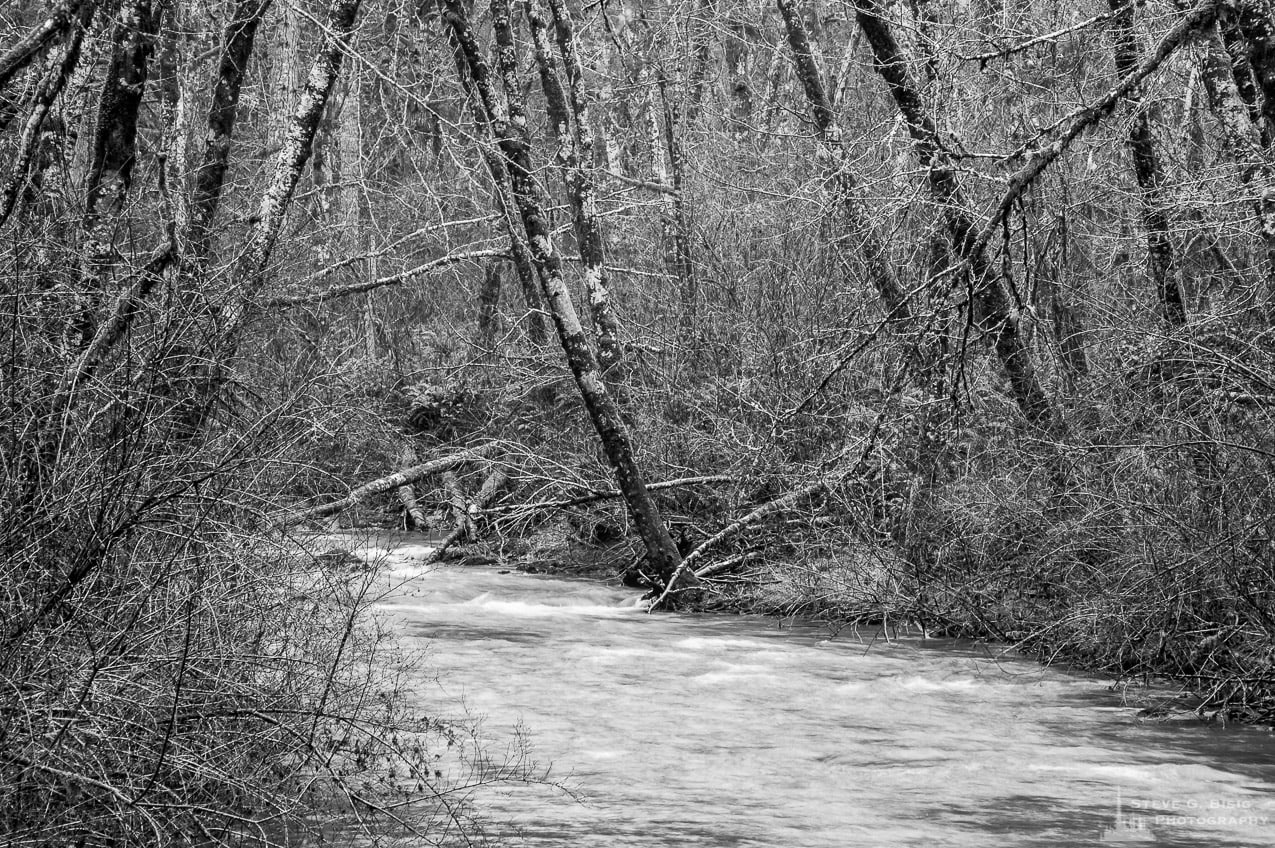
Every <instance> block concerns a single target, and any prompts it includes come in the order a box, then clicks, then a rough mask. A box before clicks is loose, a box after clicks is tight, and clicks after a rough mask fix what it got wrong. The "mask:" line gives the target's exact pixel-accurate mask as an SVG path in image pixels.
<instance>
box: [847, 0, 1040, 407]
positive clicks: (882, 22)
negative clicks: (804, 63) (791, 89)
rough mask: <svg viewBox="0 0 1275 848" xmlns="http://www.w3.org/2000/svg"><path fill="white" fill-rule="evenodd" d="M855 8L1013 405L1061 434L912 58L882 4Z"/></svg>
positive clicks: (864, 0) (868, 0)
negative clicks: (966, 275)
mask: <svg viewBox="0 0 1275 848" xmlns="http://www.w3.org/2000/svg"><path fill="white" fill-rule="evenodd" d="M854 8H855V17H856V19H857V20H858V23H859V27H860V28H861V29H862V30H863V34H864V35H865V36H866V37H867V39H868V43H869V44H870V45H871V47H872V56H873V60H874V63H873V64H874V65H875V67H876V70H877V73H879V74H880V75H881V78H882V79H883V80H884V81H885V83H886V87H887V88H888V89H889V91H890V96H891V97H892V98H893V99H894V102H895V105H896V106H898V109H899V113H900V114H901V115H902V116H903V120H904V122H905V123H906V124H907V128H908V133H909V134H910V135H911V136H912V141H913V146H914V147H915V149H916V152H917V157H918V158H919V159H920V160H921V164H922V165H923V166H924V167H925V169H926V174H927V176H928V179H929V185H930V193H931V195H933V197H934V200H935V201H936V202H937V203H938V204H939V206H940V207H941V209H942V212H943V216H944V220H945V222H946V224H947V230H948V234H949V236H950V237H951V240H952V245H953V247H954V248H955V250H956V253H957V255H958V256H960V257H961V259H962V260H963V261H964V262H966V263H968V265H969V269H970V273H971V275H972V277H973V298H974V306H975V310H976V313H977V315H978V317H979V321H980V324H981V325H982V326H983V328H984V330H985V331H986V332H987V333H988V334H990V335H991V337H992V340H993V345H994V348H995V351H996V357H997V359H999V360H1000V363H1001V366H1002V368H1004V370H1005V374H1006V376H1007V377H1008V378H1009V384H1010V391H1011V394H1012V395H1013V397H1014V401H1015V402H1016V403H1017V404H1018V408H1019V409H1020V410H1021V411H1022V414H1023V417H1024V418H1026V419H1027V420H1028V421H1029V422H1031V423H1032V424H1034V425H1036V426H1038V427H1042V428H1044V429H1046V430H1054V429H1057V428H1059V427H1061V421H1060V420H1059V419H1058V417H1057V415H1056V413H1055V410H1054V407H1053V404H1052V403H1051V402H1050V400H1049V396H1048V395H1047V394H1046V393H1045V389H1044V387H1043V386H1042V385H1041V383H1040V380H1039V379H1038V378H1037V376H1036V368H1035V361H1034V358H1033V356H1032V353H1031V350H1030V349H1029V348H1028V346H1027V343H1026V340H1025V339H1024V338H1023V335H1022V333H1021V332H1020V329H1019V321H1018V309H1017V308H1016V307H1015V305H1014V303H1013V301H1012V300H1011V299H1010V297H1009V294H1008V293H1007V292H1006V291H1005V288H1004V286H1003V284H1002V281H1001V279H1000V277H999V275H998V274H997V272H996V269H995V268H994V267H993V266H992V263H991V262H989V261H988V258H987V254H986V252H985V250H983V248H982V247H981V246H980V245H979V241H978V238H979V233H978V228H977V226H976V225H975V222H974V218H973V216H972V215H971V213H970V211H969V204H968V203H967V201H966V199H965V196H964V194H963V192H962V191H961V186H960V181H959V180H958V178H957V169H956V165H955V163H954V162H953V161H952V158H951V156H950V155H949V154H948V153H947V152H946V150H945V148H944V147H943V145H942V144H941V143H940V141H939V137H938V130H937V128H936V127H935V124H934V121H933V120H932V119H931V118H930V116H929V114H928V113H927V112H926V110H925V106H924V104H923V102H922V100H921V96H920V93H919V91H918V89H917V87H916V85H915V84H914V83H913V81H912V78H911V74H910V72H909V70H908V64H909V63H908V61H907V58H906V57H905V56H904V55H903V53H902V51H901V50H900V49H899V45H898V42H896V41H895V39H894V34H893V33H892V32H891V31H890V26H889V24H888V23H887V20H886V12H885V10H884V9H883V8H882V6H881V4H880V3H879V2H878V0H856V2H855V3H854Z"/></svg>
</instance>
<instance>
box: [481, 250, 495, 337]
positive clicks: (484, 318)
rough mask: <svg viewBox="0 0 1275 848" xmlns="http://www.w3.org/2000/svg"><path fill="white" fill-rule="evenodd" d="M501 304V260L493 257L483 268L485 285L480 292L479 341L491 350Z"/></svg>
mask: <svg viewBox="0 0 1275 848" xmlns="http://www.w3.org/2000/svg"><path fill="white" fill-rule="evenodd" d="M499 306H500V261H499V260H496V259H493V260H491V261H490V262H488V263H487V264H486V266H485V267H484V268H483V285H482V288H481V289H480V290H479V292H478V343H479V344H480V345H482V347H483V350H484V351H486V350H491V348H492V347H493V346H494V344H495V340H496V316H497V314H498V312H497V310H498V308H499Z"/></svg>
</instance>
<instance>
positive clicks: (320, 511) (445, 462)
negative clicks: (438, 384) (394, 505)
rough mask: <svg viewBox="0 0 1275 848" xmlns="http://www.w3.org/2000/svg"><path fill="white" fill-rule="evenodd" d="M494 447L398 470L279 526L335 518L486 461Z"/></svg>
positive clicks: (285, 519) (482, 448)
mask: <svg viewBox="0 0 1275 848" xmlns="http://www.w3.org/2000/svg"><path fill="white" fill-rule="evenodd" d="M496 448H497V446H496V445H495V444H486V445H479V446H478V447H474V448H468V449H466V450H463V451H460V452H458V453H454V454H451V455H449V456H443V457H439V458H438V459H432V460H430V461H429V462H422V463H421V464H420V465H414V466H412V467H411V468H404V469H403V470H402V471H396V472H394V473H393V474H390V475H388V476H385V477H380V478H378V479H376V480H373V481H371V482H370V483H364V484H363V485H362V486H359V487H358V488H357V489H354V490H353V491H351V492H350V493H349V494H348V495H346V496H345V497H343V498H341V499H340V500H337V501H333V502H332V503H327V504H320V505H319V506H314V507H310V508H309V509H305V510H302V511H300V512H296V513H292V514H291V515H288V516H285V517H284V518H283V519H282V520H281V521H280V522H279V523H280V524H281V525H282V526H287V525H290V524H297V523H300V522H302V521H310V520H313V519H315V518H325V517H327V516H329V515H334V514H336V513H338V512H341V511H342V510H345V509H349V508H350V507H352V506H354V505H355V504H357V503H359V502H361V501H364V500H366V499H368V498H370V497H372V496H373V495H380V494H384V493H385V492H391V491H394V490H396V489H400V488H402V487H403V486H410V485H411V484H412V483H415V482H416V481H417V480H421V479H423V478H425V477H428V476H429V475H431V474H438V473H439V472H442V471H447V470H448V469H451V468H455V467H457V466H459V465H464V464H465V463H469V462H477V461H478V460H480V459H485V458H487V457H489V456H491V454H493V453H494V452H495V451H496Z"/></svg>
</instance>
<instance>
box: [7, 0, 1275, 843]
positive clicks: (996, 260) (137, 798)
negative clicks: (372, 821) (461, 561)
mask: <svg viewBox="0 0 1275 848" xmlns="http://www.w3.org/2000/svg"><path fill="white" fill-rule="evenodd" d="M0 29H2V30H3V33H4V35H3V48H2V50H0V161H2V162H3V170H2V171H0V267H2V268H3V273H2V274H0V303H2V315H3V320H2V321H0V326H2V327H3V329H2V330H0V342H2V347H3V354H2V356H0V369H2V371H0V373H2V374H3V382H2V383H0V389H2V391H3V400H2V401H0V418H2V420H3V427H2V428H0V515H2V516H3V519H0V569H2V571H0V590H2V591H0V795H2V796H3V797H5V798H6V799H11V800H12V803H9V802H8V801H6V809H5V810H4V812H0V834H4V836H3V838H4V839H5V840H7V841H6V844H14V845H21V844H48V843H49V842H60V843H61V842H65V843H67V844H72V843H74V844H80V845H98V844H103V845H105V844H122V843H125V842H132V841H142V840H145V841H149V842H155V843H160V842H167V841H200V842H242V841H249V842H252V841H273V842H280V843H282V842H287V841H289V840H290V839H291V838H293V835H294V831H304V830H305V829H306V828H307V827H309V828H313V827H319V826H320V825H318V824H315V822H318V821H321V820H323V819H324V817H325V816H329V817H330V816H334V815H343V814H344V813H345V812H346V811H349V810H353V811H356V812H358V813H359V814H360V815H368V816H372V814H373V813H374V812H377V811H379V812H380V813H382V814H384V815H387V816H391V817H393V816H396V815H399V814H398V813H396V812H395V811H397V810H400V809H403V808H401V807H400V806H398V805H399V803H400V802H407V801H413V802H415V801H423V800H424V801H426V802H427V806H428V809H430V810H432V811H434V812H433V813H431V814H429V815H424V816H423V817H419V816H418V817H417V818H414V819H412V821H413V822H415V824H414V825H413V826H415V827H420V828H425V827H427V823H428V822H432V823H433V824H428V827H430V828H433V829H432V830H430V833H432V834H434V837H433V838H437V839H440V840H441V839H445V838H447V837H448V836H449V835H450V834H451V833H453V829H454V828H455V827H458V826H460V825H461V823H462V822H463V818H464V816H463V814H462V813H461V812H460V810H459V807H458V806H456V805H454V804H453V802H455V804H459V799H458V798H455V797H453V796H452V795H450V794H449V792H450V791H451V790H449V789H448V787H446V786H444V785H441V784H439V783H438V782H436V781H432V778H431V774H432V772H431V770H430V767H429V762H431V761H432V759H431V758H432V757H433V756H434V754H433V753H431V751H434V750H436V749H437V748H438V747H439V746H441V747H442V748H444V749H446V748H448V747H449V746H452V745H459V744H460V743H459V742H458V741H457V740H456V739H449V738H447V733H448V732H447V729H445V728H440V727H437V726H436V725H434V724H433V723H432V722H431V721H430V720H429V719H426V718H423V717H421V716H419V715H416V714H414V713H413V712H412V710H411V709H410V708H409V707H408V706H407V702H406V700H405V699H404V698H403V697H402V693H401V692H399V691H397V689H396V682H395V681H394V680H393V679H391V678H388V677H386V676H385V675H383V674H380V673H379V672H377V671H376V669H377V668H389V667H392V664H387V663H385V662H383V661H382V660H378V659H376V658H377V657H381V656H383V652H384V651H386V650H390V647H389V646H388V644H387V643H386V642H385V640H384V638H383V636H382V634H380V633H379V632H378V630H377V628H376V625H375V623H374V622H373V621H372V620H371V619H370V618H369V617H368V616H367V614H366V613H367V610H368V606H369V604H370V602H371V600H372V597H373V594H374V593H373V592H372V589H371V586H372V581H371V579H370V577H368V576H366V575H362V576H359V575H356V576H355V577H351V575H350V572H349V570H348V568H347V567H346V566H345V564H344V563H342V562H328V561H325V560H323V559H317V560H316V559H315V558H313V557H307V556H303V555H300V554H299V553H298V548H297V545H296V543H295V542H294V541H284V542H281V541H280V533H279V528H280V527H281V526H293V527H296V526H301V527H306V526H309V527H313V521H315V520H321V521H327V520H329V519H328V518H327V517H326V516H330V515H333V514H336V513H338V512H339V511H340V510H346V511H347V512H350V511H352V514H353V518H352V519H351V518H349V516H348V515H347V518H346V520H347V521H351V520H352V521H359V522H371V523H382V524H386V523H391V522H398V521H403V522H405V523H407V524H409V525H414V526H417V527H418V528H421V529H428V530H430V531H432V532H436V533H438V534H439V535H446V536H447V538H448V543H449V545H450V544H451V543H453V542H455V543H462V542H466V541H469V542H473V543H481V544H485V545H487V546H488V547H489V548H491V549H494V550H495V551H496V552H497V553H498V554H499V555H501V556H505V557H517V556H525V557H537V556H541V557H558V558H569V557H570V556H573V555H581V554H579V552H580V551H581V550H584V551H586V554H584V556H589V557H593V558H594V559H597V560H600V561H603V562H609V563H614V566H615V571H616V573H617V575H618V574H620V573H621V572H623V576H624V578H625V579H626V581H627V582H630V583H634V584H641V585H645V586H647V587H649V588H650V589H651V590H652V592H653V596H654V597H655V598H656V601H657V604H658V605H660V606H664V607H672V606H712V605H714V604H723V603H724V604H730V605H733V606H736V607H747V608H752V609H766V610H771V611H783V612H787V613H798V612H804V613H812V614H825V615H829V616H831V617H835V618H838V619H841V620H855V621H867V622H883V621H884V622H894V621H910V622H916V623H919V624H920V625H922V626H923V627H925V628H926V629H927V630H928V631H929V632H931V633H937V634H949V635H958V636H969V637H976V638H990V639H995V640H1001V641H1004V642H1008V643H1011V644H1015V645H1017V646H1018V647H1020V648H1022V649H1023V650H1026V651H1029V652H1034V653H1036V654H1038V655H1040V656H1041V657H1042V658H1044V659H1048V660H1066V661H1070V662H1073V663H1076V664H1078V665H1080V666H1082V667H1085V668H1089V669H1094V670H1098V671H1101V672H1104V673H1109V674H1114V675H1119V676H1122V677H1125V678H1132V679H1137V678H1147V677H1153V676H1155V677H1169V678H1173V679H1175V680H1178V681H1181V682H1182V683H1183V684H1184V686H1185V688H1186V690H1187V691H1190V692H1191V693H1193V696H1194V699H1193V701H1192V702H1191V703H1192V706H1196V707H1198V709H1199V710H1200V712H1201V713H1202V714H1205V715H1209V716H1216V717H1220V718H1223V719H1228V720H1229V719H1244V720H1253V721H1271V720H1272V719H1275V642H1273V639H1275V546H1273V545H1275V543H1273V542H1272V533H1273V531H1275V527H1273V525H1272V521H1273V520H1275V519H1273V518H1272V516H1273V515H1275V492H1273V491H1272V480H1273V479H1275V476H1273V471H1275V466H1273V460H1275V426H1273V424H1275V422H1273V421H1272V410H1273V409H1275V330H1273V329H1272V310H1273V309H1275V300H1273V298H1275V285H1273V284H1275V278H1273V276H1272V275H1273V274H1275V170H1273V168H1275V150H1273V149H1272V144H1273V143H1275V17H1273V13H1272V6H1271V4H1270V3H1269V2H1268V0H1225V2H1223V0H1204V1H1203V2H1199V3H1196V4H1188V3H1183V2H1160V0H1146V2H1138V0H1131V2H1122V0H1110V2H1109V3H1103V2H1079V3H1063V2H1056V1H1055V0H910V2H876V0H871V1H870V2H834V1H833V0H815V2H804V3H798V2H796V0H778V2H775V3H772V2H751V0H749V2H744V0H686V2H680V3H672V2H650V3H638V2H632V0H598V2H586V3H576V2H567V0H533V2H530V3H527V2H510V0H493V2H491V3H490V5H488V4H485V3H480V4H469V3H466V2H463V0H445V1H443V0H440V2H438V3H433V2H429V0H413V2H406V0H332V2H331V4H330V5H328V6H325V5H324V4H323V3H322V2H318V3H311V2H309V0H286V2H285V0H205V2H193V0H96V2H94V0H62V2H59V3H56V4H53V5H48V4H42V3H36V2H12V3H9V4H7V5H6V6H5V7H4V8H3V10H0ZM394 472H405V473H400V474H398V476H390V475H391V474H392V473H394ZM368 481H373V482H372V484H371V485H365V484H368ZM351 490H353V491H351ZM338 499H339V500H338ZM301 519H305V520H306V521H309V522H311V523H310V524H304V523H299V522H300V521H301ZM573 552H574V553H573ZM408 740H410V741H408ZM475 768H476V769H477V771H476V775H477V777H476V779H478V780H482V779H487V776H489V775H490V774H491V772H489V771H484V770H483V769H482V768H479V767H477V766H476V767H475ZM497 771H499V770H497ZM509 774H510V772H503V773H501V775H502V776H503V777H508V776H509Z"/></svg>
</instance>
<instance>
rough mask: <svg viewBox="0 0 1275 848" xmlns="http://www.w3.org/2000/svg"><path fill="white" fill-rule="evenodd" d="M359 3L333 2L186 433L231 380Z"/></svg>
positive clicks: (201, 372)
mask: <svg viewBox="0 0 1275 848" xmlns="http://www.w3.org/2000/svg"><path fill="white" fill-rule="evenodd" d="M359 4H360V0H332V5H331V6H330V7H329V8H328V15H327V22H326V25H325V26H324V34H323V41H322V43H321V44H320V45H319V50H318V52H317V53H316V54H315V57H314V61H313V63H312V64H311V66H310V73H309V76H308V77H307V78H306V83H305V87H304V89H302V92H301V101H300V103H299V104H298V105H297V108H296V111H295V113H294V114H293V116H292V120H291V122H290V123H289V124H288V129H287V132H286V135H285V136H284V139H283V147H282V149H281V150H280V151H279V157H278V159H277V160H276V162H275V168H274V174H273V176H272V177H271V179H270V183H269V185H268V186H267V187H266V189H265V191H264V192H263V193H262V196H261V205H260V207H259V209H258V212H257V216H256V223H255V224H254V225H253V227H252V230H251V231H250V232H249V234H248V239H247V244H246V245H245V246H244V248H243V250H242V253H241V254H240V256H239V259H238V261H237V262H236V263H235V265H234V267H233V269H232V271H231V277H230V279H231V283H232V285H231V286H230V288H229V289H228V291H227V293H226V295H225V298H224V299H223V302H222V303H221V304H220V306H219V309H218V313H219V314H217V315H216V316H215V320H216V321H217V322H218V325H219V326H216V327H215V328H214V332H215V333H216V336H215V338H214V339H213V341H212V343H211V350H210V353H209V356H208V357H207V359H206V363H205V364H202V365H200V366H198V367H196V369H195V370H196V372H197V373H196V376H195V379H194V381H193V383H194V386H195V392H196V395H195V397H193V398H191V403H190V405H189V406H187V407H186V408H184V409H183V410H182V413H181V415H180V418H181V421H180V425H179V427H180V432H181V433H183V434H185V435H194V434H195V433H197V432H199V430H200V429H201V428H202V426H203V424H204V422H205V420H206V418H207V416H208V413H209V411H210V410H211V409H212V408H213V407H214V406H215V404H216V402H217V398H218V396H219V394H220V392H221V388H222V386H223V385H224V383H225V381H226V378H227V374H228V368H229V365H230V362H231V361H232V360H233V359H234V357H235V355H236V353H237V352H238V348H239V340H240V337H241V336H242V334H243V330H244V327H245V325H246V324H247V322H248V319H249V318H250V317H251V315H252V313H253V310H254V308H255V303H256V299H257V295H258V293H259V292H260V290H261V287H262V285H263V283H264V282H265V278H266V275H265V271H266V268H267V266H268V265H269V262H270V254H271V253H272V252H273V250H274V245H275V242H276V241H277V240H278V238H279V231H280V229H281V228H282V226H283V219H284V216H285V215H286V214H287V212H288V207H289V206H290V205H291V203H292V197H293V194H294V193H295V191H296V187H297V183H298V182H299V181H300V179H301V173H302V171H303V170H304V169H305V165H306V162H307V161H309V159H310V154H311V152H312V150H313V146H314V137H315V134H316V133H317V132H318V129H319V122H320V121H321V120H322V118H323V112H324V109H325V108H326V107H327V103H328V98H329V97H330V95H331V93H332V87H333V85H334V84H335V83H336V79H337V75H338V73H339V72H340V70H341V57H342V56H343V55H344V54H345V51H346V50H347V49H348V46H349V41H350V35H351V33H352V32H353V30H354V20H355V18H356V17H357V16H358V12H359Z"/></svg>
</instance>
